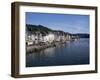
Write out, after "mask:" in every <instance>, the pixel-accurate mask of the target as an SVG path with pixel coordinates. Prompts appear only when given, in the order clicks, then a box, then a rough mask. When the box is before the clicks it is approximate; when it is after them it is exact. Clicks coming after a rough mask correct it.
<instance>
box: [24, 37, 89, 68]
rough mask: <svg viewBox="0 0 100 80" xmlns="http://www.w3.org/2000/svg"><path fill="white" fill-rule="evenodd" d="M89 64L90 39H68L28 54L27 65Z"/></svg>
mask: <svg viewBox="0 0 100 80" xmlns="http://www.w3.org/2000/svg"><path fill="white" fill-rule="evenodd" d="M77 64H89V39H81V40H79V41H72V42H71V41H67V42H66V43H65V44H62V45H58V46H57V47H50V48H47V49H45V50H42V51H40V52H37V53H30V54H27V55H26V67H35V66H55V65H77Z"/></svg>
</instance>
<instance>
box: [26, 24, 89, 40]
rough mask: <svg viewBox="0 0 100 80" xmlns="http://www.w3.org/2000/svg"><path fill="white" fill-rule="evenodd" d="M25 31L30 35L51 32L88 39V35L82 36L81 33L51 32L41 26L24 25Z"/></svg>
mask: <svg viewBox="0 0 100 80" xmlns="http://www.w3.org/2000/svg"><path fill="white" fill-rule="evenodd" d="M26 31H27V32H30V33H35V32H40V33H42V34H43V35H46V34H48V33H50V32H53V33H59V34H69V35H73V36H76V35H77V36H79V37H80V38H89V34H82V33H78V34H71V33H69V32H64V31H61V30H52V29H50V28H47V27H45V26H42V25H32V24H26Z"/></svg>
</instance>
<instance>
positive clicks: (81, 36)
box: [72, 33, 90, 38]
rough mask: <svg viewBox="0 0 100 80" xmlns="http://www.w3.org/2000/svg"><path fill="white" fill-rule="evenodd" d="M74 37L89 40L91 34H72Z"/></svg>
mask: <svg viewBox="0 0 100 80" xmlns="http://www.w3.org/2000/svg"><path fill="white" fill-rule="evenodd" d="M72 35H77V36H79V37H80V38H89V37H90V35H89V34H86V33H84V34H83V33H78V34H72Z"/></svg>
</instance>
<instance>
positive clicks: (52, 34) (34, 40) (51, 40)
mask: <svg viewBox="0 0 100 80" xmlns="http://www.w3.org/2000/svg"><path fill="white" fill-rule="evenodd" d="M41 27H42V28H43V26H41ZM28 28H29V27H28ZM32 28H33V26H32V27H31V31H30V30H29V29H28V30H27V31H26V38H25V39H26V51H27V52H36V51H40V50H43V49H45V48H48V47H56V46H58V45H61V44H64V43H66V42H67V41H75V40H79V36H77V35H74V36H73V35H71V34H70V33H67V32H63V31H48V30H47V31H48V32H45V31H43V30H42V31H43V32H41V31H40V30H36V29H35V30H36V31H33V30H32ZM39 29H40V26H39Z"/></svg>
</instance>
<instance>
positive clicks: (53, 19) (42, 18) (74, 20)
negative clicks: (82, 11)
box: [26, 12, 89, 33]
mask: <svg viewBox="0 0 100 80" xmlns="http://www.w3.org/2000/svg"><path fill="white" fill-rule="evenodd" d="M26 24H34V25H43V26H45V27H48V28H51V29H53V30H62V31H65V32H69V33H89V15H74V14H49V13H32V12H26Z"/></svg>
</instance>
